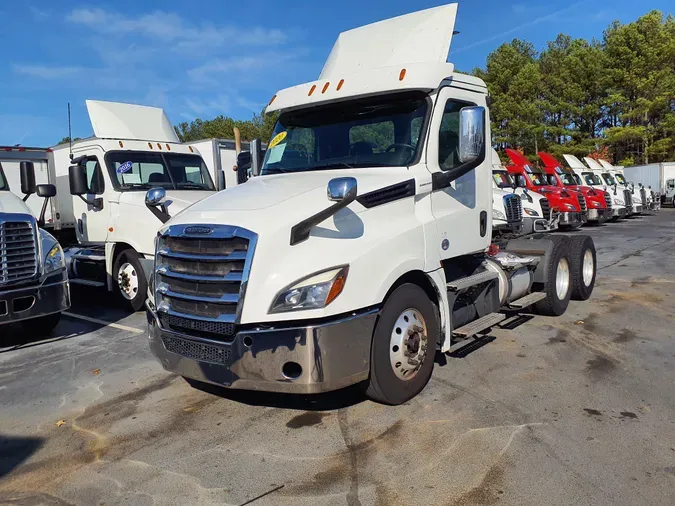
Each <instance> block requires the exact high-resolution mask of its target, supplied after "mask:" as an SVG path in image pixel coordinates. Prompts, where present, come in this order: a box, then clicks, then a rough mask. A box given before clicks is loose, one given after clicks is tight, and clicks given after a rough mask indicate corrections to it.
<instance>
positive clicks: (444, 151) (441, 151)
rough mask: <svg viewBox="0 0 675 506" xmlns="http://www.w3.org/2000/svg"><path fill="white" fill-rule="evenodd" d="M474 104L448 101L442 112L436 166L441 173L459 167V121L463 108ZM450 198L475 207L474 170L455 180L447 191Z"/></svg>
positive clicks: (469, 206)
mask: <svg viewBox="0 0 675 506" xmlns="http://www.w3.org/2000/svg"><path fill="white" fill-rule="evenodd" d="M471 105H474V104H468V103H464V102H457V101H454V100H448V101H447V102H446V103H445V109H444V110H443V119H442V121H441V128H440V130H439V133H438V136H439V137H438V165H439V167H440V168H441V170H442V171H446V170H451V169H454V168H456V167H458V166H459V165H461V162H460V160H459V119H460V111H461V110H462V108H463V107H468V106H471ZM449 191H450V193H451V195H452V197H453V198H455V199H456V200H458V201H459V202H461V203H462V204H464V205H465V206H466V207H468V208H471V209H473V208H474V207H476V169H473V170H471V171H469V172H467V173H466V174H464V175H463V176H462V177H460V178H458V179H455V180H454V181H453V182H452V184H451V189H450V190H449Z"/></svg>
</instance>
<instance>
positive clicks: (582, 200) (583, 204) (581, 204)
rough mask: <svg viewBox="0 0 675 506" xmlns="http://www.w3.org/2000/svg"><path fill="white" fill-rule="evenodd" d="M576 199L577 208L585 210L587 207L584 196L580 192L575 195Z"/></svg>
mask: <svg viewBox="0 0 675 506" xmlns="http://www.w3.org/2000/svg"><path fill="white" fill-rule="evenodd" d="M577 199H578V200H579V208H580V209H581V212H584V211H586V210H587V209H588V208H587V207H586V197H584V196H583V195H582V194H581V193H580V194H579V195H578V196H577Z"/></svg>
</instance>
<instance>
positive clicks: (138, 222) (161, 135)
mask: <svg viewBox="0 0 675 506" xmlns="http://www.w3.org/2000/svg"><path fill="white" fill-rule="evenodd" d="M86 103H87V110H88V112H89V118H90V120H91V124H92V127H93V130H94V137H92V138H88V139H83V140H79V141H76V142H74V143H73V144H72V153H71V148H70V146H68V145H67V144H62V145H60V146H56V147H55V148H54V149H53V151H52V152H50V153H49V155H48V156H49V173H50V181H53V182H54V184H55V185H56V190H57V193H56V198H54V199H52V209H51V215H52V216H53V226H54V230H55V231H56V232H55V233H57V234H59V237H60V238H61V242H62V244H63V245H64V247H66V246H69V247H68V248H66V258H67V261H68V265H69V271H70V278H71V282H72V283H77V284H83V285H89V286H101V287H103V286H105V287H107V288H108V289H109V290H112V291H115V292H117V294H118V295H119V299H120V301H121V302H122V303H123V304H124V305H125V306H126V307H128V308H129V309H131V310H135V311H137V310H138V309H140V308H142V307H143V303H144V301H145V298H146V294H147V288H148V286H147V279H148V278H147V275H148V274H149V273H150V272H152V266H153V263H154V250H155V238H156V236H157V229H158V228H159V227H160V225H162V223H163V222H165V221H167V220H168V219H169V217H170V216H174V215H176V214H178V213H179V212H181V211H182V210H183V209H186V208H187V207H189V206H191V205H192V204H194V203H195V202H197V201H199V200H201V199H203V198H205V197H207V196H209V195H212V194H214V193H215V188H216V187H215V184H214V182H213V179H212V178H211V175H210V174H209V171H208V169H207V167H206V165H205V164H204V161H203V160H202V158H201V156H200V155H199V152H198V151H197V150H196V149H195V148H194V147H192V146H187V145H184V144H181V143H180V142H179V140H178V138H177V136H176V133H175V131H174V129H173V127H172V126H171V123H170V122H169V119H168V118H167V116H166V114H165V113H164V111H163V110H162V109H158V108H154V107H145V106H139V105H132V104H122V103H114V102H100V101H93V100H88V101H87V102H86ZM149 189H153V192H152V195H146V193H147V192H148V190H149Z"/></svg>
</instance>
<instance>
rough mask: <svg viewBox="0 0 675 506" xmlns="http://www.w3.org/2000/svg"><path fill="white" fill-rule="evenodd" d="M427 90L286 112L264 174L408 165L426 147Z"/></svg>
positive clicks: (276, 133) (267, 155)
mask: <svg viewBox="0 0 675 506" xmlns="http://www.w3.org/2000/svg"><path fill="white" fill-rule="evenodd" d="M428 108H429V107H428V102H427V99H426V95H425V94H423V93H421V92H415V93H399V94H396V95H388V96H384V97H382V96H380V97H376V98H367V99H360V100H353V101H350V102H342V103H339V104H331V105H328V106H324V107H311V108H307V109H303V110H300V111H290V112H287V113H284V114H282V115H281V116H280V117H279V120H278V121H277V124H276V126H275V128H274V133H273V134H272V139H271V141H270V143H269V145H268V148H267V153H266V154H265V162H264V164H263V168H262V175H268V174H280V173H285V172H306V171H314V170H330V169H343V168H360V167H404V166H407V165H409V164H411V163H412V162H413V160H415V158H416V157H417V153H418V151H419V149H420V144H421V142H420V137H421V135H420V134H421V132H422V125H423V124H424V119H425V117H426V115H427V111H428Z"/></svg>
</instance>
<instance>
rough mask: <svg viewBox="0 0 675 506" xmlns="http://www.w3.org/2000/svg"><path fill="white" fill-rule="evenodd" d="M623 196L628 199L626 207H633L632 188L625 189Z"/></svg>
mask: <svg viewBox="0 0 675 506" xmlns="http://www.w3.org/2000/svg"><path fill="white" fill-rule="evenodd" d="M623 197H624V199H625V201H626V207H633V194H632V193H631V192H630V190H624V191H623Z"/></svg>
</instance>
